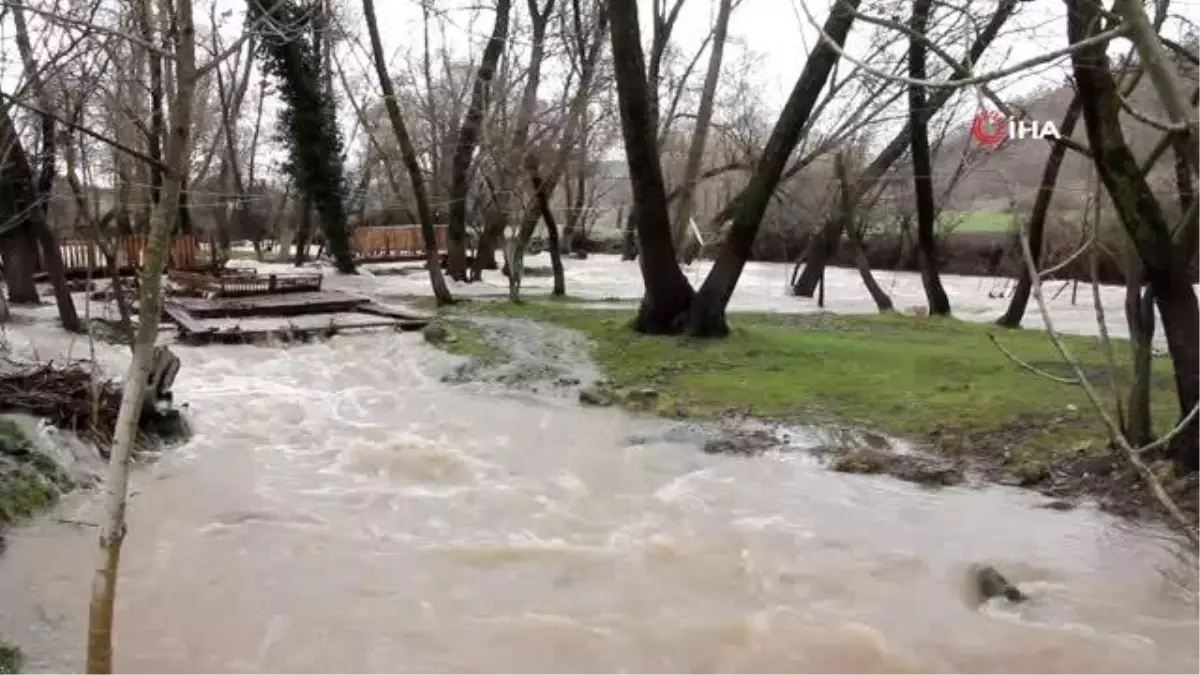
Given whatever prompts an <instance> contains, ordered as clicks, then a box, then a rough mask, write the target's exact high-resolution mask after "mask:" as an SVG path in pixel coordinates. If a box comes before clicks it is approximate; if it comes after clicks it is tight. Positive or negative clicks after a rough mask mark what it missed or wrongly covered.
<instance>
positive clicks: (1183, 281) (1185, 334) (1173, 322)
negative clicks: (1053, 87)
mask: <svg viewBox="0 0 1200 675" xmlns="http://www.w3.org/2000/svg"><path fill="white" fill-rule="evenodd" d="M1100 11H1101V8H1100V6H1099V4H1098V3H1096V2H1095V0H1068V2H1067V17H1068V20H1067V33H1068V38H1069V39H1070V41H1071V42H1072V43H1075V42H1079V41H1081V40H1083V39H1086V38H1087V37H1089V36H1091V35H1094V34H1095V33H1096V31H1097V27H1098V25H1099V22H1100V21H1099V20H1100ZM1106 47H1107V45H1106V44H1103V43H1100V44H1096V45H1092V46H1088V47H1083V48H1080V49H1077V50H1076V51H1074V52H1072V54H1071V62H1072V67H1073V71H1074V74H1075V81H1076V86H1077V87H1078V91H1079V96H1080V98H1081V99H1082V100H1083V120H1084V125H1085V127H1086V128H1087V135H1088V145H1089V147H1090V148H1091V151H1092V159H1093V162H1094V163H1095V165H1096V170H1097V171H1098V172H1099V174H1100V179H1101V181H1102V182H1103V183H1104V186H1105V189H1106V190H1107V191H1108V194H1109V197H1110V198H1111V199H1112V202H1113V206H1114V207H1115V209H1116V211H1117V215H1118V216H1119V217H1120V219H1121V222H1122V224H1123V225H1124V227H1125V230H1126V232H1128V234H1129V237H1130V239H1131V240H1132V241H1133V244H1134V246H1135V247H1136V250H1137V253H1138V257H1139V258H1140V259H1141V262H1142V266H1143V268H1144V270H1145V273H1146V278H1147V280H1148V281H1149V284H1150V289H1149V290H1150V293H1151V294H1152V295H1153V296H1154V302H1155V305H1156V306H1157V307H1158V311H1159V315H1160V316H1161V317H1162V322H1163V332H1164V333H1165V335H1166V339H1167V349H1168V352H1169V353H1170V356H1171V365H1172V366H1173V368H1174V371H1175V387H1176V391H1177V393H1178V397H1179V409H1180V415H1181V416H1186V415H1188V414H1189V413H1190V412H1191V409H1192V407H1193V406H1195V405H1196V402H1197V400H1198V399H1200V311H1198V310H1197V306H1196V293H1195V290H1194V289H1193V288H1192V284H1191V281H1190V279H1189V278H1188V275H1187V261H1188V260H1189V259H1190V258H1191V256H1192V255H1193V252H1191V251H1183V250H1181V249H1180V248H1179V247H1178V245H1177V242H1176V241H1175V240H1174V239H1173V237H1172V233H1171V229H1170V227H1169V226H1168V225H1167V222H1166V219H1165V218H1164V216H1163V213H1162V209H1161V207H1160V205H1159V203H1158V200H1157V199H1156V197H1155V196H1154V193H1153V191H1152V190H1151V189H1150V187H1149V185H1148V184H1147V183H1146V180H1145V177H1144V175H1143V174H1142V172H1141V170H1140V167H1139V166H1138V164H1137V161H1136V159H1135V158H1134V156H1133V154H1132V152H1130V150H1129V147H1128V145H1127V144H1126V142H1125V135H1124V131H1123V130H1122V128H1121V124H1120V117H1119V115H1120V111H1121V108H1120V105H1121V104H1120V99H1119V97H1118V96H1117V91H1116V85H1115V84H1114V81H1113V76H1112V69H1111V65H1110V63H1109V60H1108V58H1107V55H1106V52H1105V50H1106ZM1198 430H1200V425H1197V420H1196V419H1195V418H1193V419H1192V421H1191V422H1190V423H1189V424H1188V426H1187V427H1185V428H1184V429H1183V430H1182V432H1181V433H1180V434H1179V435H1177V436H1176V437H1175V439H1174V440H1173V442H1172V450H1173V454H1174V458H1175V461H1176V463H1177V464H1178V465H1179V467H1180V468H1182V469H1184V470H1189V471H1194V470H1195V469H1196V468H1197V464H1198V463H1200V455H1198V453H1197V433H1198Z"/></svg>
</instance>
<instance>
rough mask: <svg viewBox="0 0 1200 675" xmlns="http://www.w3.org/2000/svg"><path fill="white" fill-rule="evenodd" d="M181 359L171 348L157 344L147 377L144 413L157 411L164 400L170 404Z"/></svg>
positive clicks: (151, 357) (143, 402) (143, 399)
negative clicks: (172, 387)
mask: <svg viewBox="0 0 1200 675" xmlns="http://www.w3.org/2000/svg"><path fill="white" fill-rule="evenodd" d="M179 366H180V361H179V357H178V356H176V355H175V353H174V352H172V351H171V350H170V349H168V348H167V347H166V346H164V345H156V346H155V347H154V351H153V352H151V356H150V372H149V374H148V375H147V378H146V391H145V395H144V396H143V398H142V414H143V415H146V414H154V413H155V412H157V407H156V406H157V404H158V403H159V402H160V401H162V402H165V403H167V404H170V402H171V400H172V399H173V395H172V394H171V386H172V385H174V384H175V376H176V375H177V374H178V373H179Z"/></svg>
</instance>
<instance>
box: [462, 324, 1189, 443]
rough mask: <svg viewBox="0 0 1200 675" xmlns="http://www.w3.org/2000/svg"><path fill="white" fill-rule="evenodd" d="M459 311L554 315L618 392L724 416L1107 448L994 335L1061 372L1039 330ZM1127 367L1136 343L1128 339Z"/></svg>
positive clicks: (1101, 382)
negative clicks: (646, 329)
mask: <svg viewBox="0 0 1200 675" xmlns="http://www.w3.org/2000/svg"><path fill="white" fill-rule="evenodd" d="M456 312H466V313H476V312H478V313H488V314H504V315H507V316H516V317H526V318H531V319H537V320H543V321H551V322H554V323H556V324H559V325H562V326H566V327H569V328H573V329H576V330H579V331H581V332H583V333H584V334H586V335H587V336H588V337H589V338H591V340H592V355H593V357H594V358H595V360H596V361H597V363H598V365H599V366H600V367H601V369H602V370H603V371H604V373H605V374H606V375H607V376H608V378H609V379H610V381H611V382H612V384H613V386H614V387H615V388H616V389H630V388H638V387H653V388H655V389H657V390H658V391H659V392H660V393H661V396H662V398H663V400H664V401H665V406H660V408H662V407H666V408H668V409H672V410H675V409H677V410H679V411H681V412H682V414H685V415H687V416H691V417H713V416H716V415H719V414H721V413H722V412H724V411H727V410H729V409H730V408H738V409H742V410H747V411H749V412H751V413H753V414H756V415H761V416H766V417H780V418H794V419H798V420H801V421H842V422H853V423H859V424H862V425H866V426H869V427H873V428H875V429H878V430H879V431H883V432H887V433H891V434H896V435H902V436H906V437H910V438H913V439H916V440H922V441H930V442H932V444H933V445H935V446H937V447H939V448H941V449H943V450H946V451H951V452H954V451H979V450H982V449H984V448H983V447H973V446H976V445H979V446H988V447H990V448H992V449H997V448H1001V447H1002V448H1003V449H1004V450H1006V451H1009V452H1010V454H1011V455H1012V457H1011V460H1012V462H1013V463H1014V464H1019V463H1022V462H1030V463H1035V464H1036V463H1040V462H1048V461H1050V460H1052V459H1054V458H1055V456H1060V455H1064V454H1065V455H1072V454H1078V453H1083V452H1093V451H1097V452H1098V451H1105V450H1106V448H1107V441H1106V439H1107V434H1106V433H1105V430H1104V427H1103V425H1102V423H1101V422H1100V421H1099V420H1098V418H1097V417H1096V415H1095V413H1094V412H1093V410H1092V408H1091V406H1090V404H1089V403H1088V401H1087V398H1086V396H1085V394H1084V392H1083V391H1082V389H1080V388H1079V387H1077V386H1071V385H1065V384H1060V383H1056V382H1052V381H1050V380H1047V379H1045V378H1042V377H1039V376H1037V375H1034V374H1032V373H1029V372H1027V371H1025V370H1022V369H1021V368H1019V367H1018V366H1017V365H1015V364H1014V363H1012V362H1011V361H1010V360H1009V359H1008V358H1007V357H1005V356H1004V355H1003V354H1002V353H1001V352H1000V351H999V350H998V349H997V348H996V347H995V346H994V345H993V344H992V343H991V342H990V340H989V339H988V333H994V334H996V335H997V337H998V339H999V340H1000V341H1001V343H1002V344H1003V345H1004V346H1005V347H1007V348H1008V349H1009V350H1010V351H1012V352H1013V353H1014V354H1016V355H1018V356H1019V357H1021V358H1022V359H1024V360H1026V361H1027V362H1030V363H1034V364H1037V365H1038V367H1040V368H1043V369H1044V370H1047V371H1050V372H1053V373H1054V374H1056V375H1062V376H1066V375H1069V372H1068V370H1067V368H1066V366H1065V364H1063V363H1061V359H1060V358H1059V357H1058V354H1057V352H1056V351H1055V350H1054V347H1053V345H1052V344H1051V343H1050V341H1049V340H1048V339H1047V337H1046V335H1045V334H1044V333H1042V332H1039V331H1024V330H1015V331H1014V330H1003V329H999V328H996V327H994V326H991V325H989V324H976V323H969V322H964V321H958V320H956V319H946V318H928V317H913V316H907V315H900V314H890V315H869V316H838V315H830V314H822V315H772V314H754V313H734V314H731V316H730V324H731V326H732V328H733V333H732V335H731V336H730V337H729V338H728V339H724V340H687V339H682V338H678V337H655V336H643V335H637V334H635V333H632V332H631V331H629V330H628V328H627V325H628V322H629V319H630V317H631V316H632V314H631V312H629V311H612V310H590V309H584V308H579V307H572V306H570V305H569V303H564V302H561V301H557V302H555V301H539V302H528V303H524V304H521V305H513V304H510V303H492V302H487V303H484V302H478V303H468V304H466V305H463V306H460V307H459V308H457V310H456ZM1065 341H1066V343H1067V345H1068V346H1069V348H1070V349H1071V350H1072V351H1073V352H1074V354H1075V355H1076V356H1077V357H1078V358H1080V359H1081V361H1082V362H1083V364H1084V365H1085V366H1086V368H1087V371H1088V372H1089V375H1090V376H1091V378H1092V382H1093V384H1094V385H1095V386H1096V387H1097V388H1098V389H1099V390H1100V391H1101V392H1105V393H1106V392H1107V386H1108V384H1107V383H1108V380H1107V370H1106V367H1105V359H1104V355H1103V352H1102V350H1101V347H1100V342H1099V340H1097V339H1095V338H1088V337H1067V338H1065ZM1114 350H1115V352H1116V354H1117V360H1118V362H1119V365H1121V366H1124V363H1125V361H1126V360H1127V358H1128V344H1127V343H1126V342H1124V341H1114ZM1155 369H1156V376H1155V378H1154V388H1155V392H1154V399H1153V400H1154V413H1155V418H1156V423H1157V428H1159V429H1166V428H1169V427H1170V426H1171V424H1172V423H1173V420H1174V419H1175V416H1176V414H1177V407H1176V402H1175V396H1174V391H1173V388H1172V380H1171V377H1170V366H1169V363H1168V362H1167V361H1166V360H1165V359H1156V360H1155Z"/></svg>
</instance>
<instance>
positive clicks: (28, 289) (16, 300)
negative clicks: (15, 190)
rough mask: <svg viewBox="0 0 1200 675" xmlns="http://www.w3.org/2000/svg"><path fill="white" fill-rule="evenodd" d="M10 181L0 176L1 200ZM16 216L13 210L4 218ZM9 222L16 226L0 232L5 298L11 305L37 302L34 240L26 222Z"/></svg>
mask: <svg viewBox="0 0 1200 675" xmlns="http://www.w3.org/2000/svg"><path fill="white" fill-rule="evenodd" d="M6 173H7V172H6ZM11 185H12V178H11V176H4V177H0V196H4V197H5V199H4V201H8V198H7V196H5V195H4V193H5V192H8V191H9V189H11V187H10V186H11ZM8 203H10V204H12V203H14V201H8ZM5 210H6V211H7V210H9V209H5ZM14 211H15V210H14ZM16 217H17V215H16V214H15V213H13V214H10V215H8V218H7V219H12V218H16ZM12 224H13V225H16V227H13V228H12V229H11V230H8V231H7V232H5V233H4V234H0V261H3V263H4V285H5V286H7V287H8V300H9V302H11V303H12V304H14V305H39V304H41V302H42V299H41V297H39V296H38V290H37V283H36V282H35V281H34V280H33V275H34V274H35V273H36V272H37V264H36V263H37V256H38V253H37V244H36V243H35V242H34V241H33V239H32V238H31V237H30V234H29V225H28V223H27V222H25V223H16V222H13V223H12Z"/></svg>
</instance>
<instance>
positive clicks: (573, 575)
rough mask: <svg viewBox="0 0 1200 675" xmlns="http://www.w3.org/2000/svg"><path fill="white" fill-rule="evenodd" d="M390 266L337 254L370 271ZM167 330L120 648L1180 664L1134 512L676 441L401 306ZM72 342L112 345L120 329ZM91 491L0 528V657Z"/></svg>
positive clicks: (763, 287) (61, 663)
mask: <svg viewBox="0 0 1200 675" xmlns="http://www.w3.org/2000/svg"><path fill="white" fill-rule="evenodd" d="M570 265H571V267H570V268H569V269H568V272H569V277H570V279H569V282H570V283H571V285H572V286H571V288H572V292H578V293H580V294H583V295H589V296H595V297H606V296H608V295H612V294H616V295H625V294H627V292H628V291H629V289H630V288H633V286H635V285H636V284H633V282H632V281H630V280H628V279H624V280H622V279H621V278H619V275H618V274H617V271H614V270H613V269H609V268H610V267H612V266H613V263H611V261H607V260H599V261H586V264H582V263H579V262H578V261H570ZM629 269H635V268H632V267H631V268H629ZM755 270H757V268H754V269H750V270H749V272H751V273H752V274H749V276H748V281H747V282H746V283H745V284H743V286H745V288H741V287H739V293H741V296H739V297H741V300H738V299H737V298H735V300H736V301H737V302H741V303H743V305H746V306H748V307H754V308H759V307H758V305H759V304H762V307H761V308H774V307H775V306H776V305H784V304H787V303H789V302H791V301H788V300H786V299H783V298H781V297H778V295H779V292H778V291H777V290H771V288H770V287H771V286H773V285H774V284H775V283H776V277H777V274H776V272H784V270H783V268H779V269H777V270H776V269H773V268H772V269H768V268H765V267H764V268H763V269H761V270H758V271H755ZM755 275H757V276H755ZM831 278H832V277H831ZM406 279H407V278H404V277H389V278H387V279H386V280H385V279H375V280H371V279H368V278H363V279H359V278H353V279H349V278H340V279H337V281H338V282H339V283H341V284H343V285H352V284H366V283H370V284H371V285H372V286H371V287H372V289H373V292H377V293H386V292H404V291H405V289H406V286H405V284H408V283H409V281H408V280H406ZM334 280H335V279H332V278H331V279H330V280H329V281H331V282H332V281H334ZM531 283H533V282H531ZM972 283H974V282H972ZM475 286H478V285H475ZM470 288H474V286H472V287H461V288H456V289H455V291H456V292H457V293H460V294H461V293H464V292H466V289H470ZM635 290H636V289H635ZM618 291H619V292H618ZM959 292H961V293H963V294H964V295H963V296H962V297H963V299H964V302H965V301H966V298H968V297H969V298H971V299H972V300H971V301H972V302H976V303H977V304H978V306H979V309H980V310H981V311H982V310H985V309H986V307H985V304H986V305H990V304H996V303H995V301H988V300H987V299H986V298H981V296H980V294H979V293H978V292H977V291H975V290H972V289H969V288H966V287H965V286H964V287H963V288H961V289H960V291H959ZM1114 293H1115V292H1114ZM759 294H761V298H760V297H759ZM914 297H915V296H914ZM1113 298H1114V302H1113V308H1112V312H1111V313H1110V316H1112V315H1113V314H1117V313H1118V312H1119V308H1120V303H1119V300H1120V298H1119V293H1116V294H1114V295H1113ZM810 304H811V303H810ZM960 308H961V305H960ZM850 309H851V310H853V308H850ZM19 311H20V312H24V311H25V310H19ZM987 311H991V310H987ZM1058 311H1062V312H1063V313H1064V314H1063V315H1062V318H1063V323H1064V324H1070V325H1069V326H1068V329H1074V328H1075V327H1083V328H1085V329H1086V327H1087V326H1088V325H1089V323H1090V325H1092V326H1094V320H1093V321H1091V322H1089V321H1088V319H1087V317H1086V316H1085V315H1084V314H1082V313H1080V312H1079V311H1076V310H1075V309H1074V308H1070V307H1067V308H1062V309H1061V310H1058ZM38 314H39V316H41V321H40V322H34V323H33V324H29V323H28V322H24V323H22V324H20V325H18V326H10V333H9V337H10V339H11V342H12V344H13V348H14V349H16V350H17V351H18V352H21V351H24V352H26V353H32V352H36V353H37V354H38V355H39V356H41V357H42V358H46V357H50V356H60V355H62V354H64V353H66V352H67V351H68V350H70V351H71V352H72V353H73V355H74V356H76V357H79V356H84V355H86V345H85V344H84V343H82V342H79V341H76V342H74V343H73V344H72V343H70V341H69V338H66V337H64V336H63V334H62V333H61V332H60V331H58V330H56V329H54V328H53V326H52V325H50V324H49V323H46V321H47V320H48V317H51V316H53V308H52V307H50V306H48V307H46V308H43V309H42V310H38ZM1076 314H1078V316H1076ZM529 337H530V339H525V338H526V335H525V334H523V333H520V332H519V331H518V332H511V331H510V332H509V334H508V335H507V337H506V339H507V340H508V341H509V343H510V344H511V345H512V346H514V348H517V349H518V350H519V351H521V352H522V353H523V354H525V355H526V357H527V358H529V359H534V360H537V359H542V360H544V359H545V357H546V356H547V355H548V354H549V353H551V352H553V351H555V350H569V349H572V348H574V347H575V346H577V343H574V342H572V341H571V340H557V339H550V340H549V341H548V342H547V341H546V340H545V338H546V336H545V335H539V336H529ZM534 338H537V339H534ZM539 340H542V341H543V342H546V344H548V345H549V347H540V348H539V346H538V345H539ZM175 349H176V351H177V353H178V354H179V355H180V357H181V358H182V360H183V364H184V365H183V369H182V370H181V372H180V374H179V377H178V380H177V382H176V387H175V389H176V392H177V398H178V400H180V401H187V402H188V403H189V404H190V410H191V411H190V417H191V420H192V423H193V427H194V429H195V432H196V433H195V436H194V437H193V438H192V439H191V440H190V441H189V442H188V443H187V444H185V445H183V446H182V447H179V448H176V449H174V450H172V451H170V452H168V453H167V454H165V455H164V456H163V457H162V458H161V459H160V460H159V461H158V462H156V463H154V464H152V465H149V466H147V467H145V468H142V469H140V470H138V471H137V472H136V473H135V476H134V482H133V492H134V496H133V498H132V501H131V511H130V514H129V515H130V530H129V535H128V538H127V540H126V544H125V552H124V556H123V560H122V568H121V572H122V574H121V581H120V586H119V602H118V608H117V640H116V655H117V658H116V666H117V668H118V669H119V670H120V671H125V672H237V671H243V672H256V671H257V672H274V671H281V672H289V671H290V672H362V671H375V672H397V671H406V672H431V671H432V672H449V671H456V672H521V671H536V672H541V671H545V672H551V671H553V672H564V671H565V672H626V671H629V672H646V671H651V672H662V671H677V672H678V671H690V672H731V671H732V672H737V671H741V672H789V671H800V672H803V671H809V672H928V671H948V672H984V671H990V672H1196V671H1197V667H1198V665H1200V664H1198V659H1197V647H1198V645H1197V640H1198V638H1197V628H1198V621H1197V613H1196V612H1197V609H1196V605H1195V604H1193V602H1192V601H1191V600H1189V599H1187V598H1185V597H1182V595H1181V594H1180V593H1179V592H1178V591H1177V588H1176V586H1174V585H1173V584H1172V583H1170V582H1168V581H1165V580H1164V576H1163V572H1162V570H1164V569H1165V570H1168V571H1170V570H1174V569H1175V568H1176V567H1177V564H1176V563H1175V561H1174V558H1173V557H1172V556H1171V555H1170V554H1169V552H1168V551H1167V550H1166V548H1165V547H1164V545H1163V543H1162V539H1161V538H1160V537H1158V536H1156V535H1155V533H1154V532H1152V531H1150V530H1149V529H1147V528H1135V527H1130V526H1129V525H1127V524H1122V523H1120V522H1118V521H1116V520H1114V519H1112V518H1109V517H1108V516H1105V515H1103V514H1100V513H1098V512H1097V511H1095V510H1093V509H1090V508H1081V509H1077V510H1075V511H1070V512H1057V511H1049V510H1045V509H1042V508H1039V506H1040V505H1042V504H1043V503H1044V502H1045V501H1046V500H1045V498H1043V497H1040V496H1037V495H1034V494H1031V493H1028V492H1022V491H1017V490H1010V489H1003V488H990V489H975V488H969V487H962V488H952V489H943V490H939V491H931V490H925V489H922V488H920V487H917V486H914V485H910V484H907V483H901V482H898V481H895V480H891V479H887V478H878V477H866V476H850V475H843V474H835V473H830V472H828V471H826V470H825V469H823V468H822V467H821V466H820V465H819V463H818V462H817V461H815V460H814V459H813V458H812V457H811V456H810V455H808V454H806V453H805V452H803V451H794V452H781V453H774V454H769V455H767V456H764V457H757V458H744V457H726V456H711V455H706V454H704V453H703V452H701V451H700V449H699V445H700V443H701V440H700V439H698V438H697V437H696V435H695V434H694V433H691V431H690V430H689V429H686V428H684V429H680V428H676V427H672V426H670V425H669V424H668V423H665V422H655V421H650V420H638V419H634V418H632V417H630V416H628V415H626V414H624V413H621V412H619V411H616V410H610V409H584V408H580V407H578V406H576V405H574V404H573V403H571V402H569V401H563V400H555V399H546V398H538V397H534V396H528V395H515V394H514V395H509V394H506V393H503V392H502V391H501V390H499V389H497V388H495V387H491V386H481V385H476V384H471V383H468V384H450V383H446V382H443V381H442V376H443V375H445V374H447V373H450V372H452V371H453V369H454V367H455V365H456V363H457V361H456V360H455V359H454V358H453V357H449V356H447V355H445V354H442V353H441V352H438V351H436V350H434V349H432V348H430V347H428V346H427V345H425V344H424V343H423V342H422V341H421V340H420V338H419V336H416V335H393V334H378V333H377V334H371V335H360V336H346V337H338V338H335V339H334V340H332V341H330V342H327V343H323V344H311V345H303V346H293V347H290V348H286V349H285V348H273V347H246V346H213V347H202V348H189V347H182V346H179V347H176V348H175ZM98 357H99V359H100V361H101V362H103V363H104V364H105V365H106V366H107V367H108V369H109V371H110V372H113V373H120V372H123V369H124V367H125V364H126V363H127V358H128V357H127V353H123V352H122V351H121V350H119V349H115V348H107V347H101V348H100V352H99V353H98ZM501 375H504V377H508V375H512V373H508V374H504V373H501ZM582 375H583V376H586V375H587V373H582ZM546 376H547V377H553V373H547V374H546ZM518 379H519V378H518ZM797 434H798V435H797V440H796V441H795V443H796V444H797V445H799V446H804V445H806V444H811V443H815V442H816V441H817V438H816V437H815V431H814V430H804V429H799V430H797ZM98 502H99V500H98V499H97V498H96V497H95V496H94V495H92V494H89V493H79V494H76V495H72V496H70V497H69V498H67V499H66V500H65V501H64V503H63V504H62V505H61V507H60V508H58V509H57V510H56V511H55V512H53V513H51V514H48V515H46V516H45V517H43V518H39V519H37V520H35V521H34V522H32V523H30V524H29V525H28V526H26V527H23V528H20V529H19V530H17V531H15V532H13V533H11V534H10V536H9V549H8V551H7V552H6V553H4V554H3V555H0V636H3V637H4V638H5V639H7V640H9V641H11V642H14V643H16V644H19V645H20V646H21V647H22V648H23V649H24V651H25V653H26V656H27V664H26V665H27V668H26V669H27V670H29V671H33V672H62V671H67V670H79V669H81V668H82V666H83V663H82V652H83V641H84V629H85V620H86V606H87V592H88V587H89V582H90V570H91V568H92V566H93V564H94V560H95V548H96V531H95V529H94V528H92V527H88V526H86V525H79V524H78V523H86V522H96V521H97V520H98V519H99V512H98ZM63 521H69V522H63ZM977 562H987V563H992V564H994V565H996V566H997V567H998V568H999V569H1000V570H1002V571H1003V572H1004V573H1005V574H1006V575H1007V576H1009V577H1010V578H1011V580H1013V581H1015V582H1017V583H1018V584H1019V585H1020V586H1021V588H1022V589H1023V590H1025V591H1026V592H1027V593H1028V594H1029V595H1030V596H1032V598H1033V599H1032V600H1031V601H1030V602H1029V603H1028V604H1027V605H1024V606H1021V607H1019V608H1013V607H1008V606H1005V605H1003V604H996V605H985V606H983V607H981V608H978V609H976V608H974V607H973V606H971V603H969V602H968V600H967V598H966V597H965V595H964V593H963V588H962V580H963V575H964V573H965V570H966V568H967V566H968V565H970V564H971V563H977Z"/></svg>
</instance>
